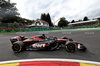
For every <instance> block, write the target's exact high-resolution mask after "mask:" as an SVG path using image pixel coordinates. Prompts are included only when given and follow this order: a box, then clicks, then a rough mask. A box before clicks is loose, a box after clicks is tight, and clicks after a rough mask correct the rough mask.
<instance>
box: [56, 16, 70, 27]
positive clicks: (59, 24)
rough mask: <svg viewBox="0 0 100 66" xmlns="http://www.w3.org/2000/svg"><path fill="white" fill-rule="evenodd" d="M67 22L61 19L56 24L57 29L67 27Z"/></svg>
mask: <svg viewBox="0 0 100 66" xmlns="http://www.w3.org/2000/svg"><path fill="white" fill-rule="evenodd" d="M68 23H69V22H68V21H67V20H66V19H65V18H64V17H63V18H61V20H60V21H59V22H58V26H59V27H66V26H68Z"/></svg>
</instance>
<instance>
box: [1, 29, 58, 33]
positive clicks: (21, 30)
mask: <svg viewBox="0 0 100 66" xmlns="http://www.w3.org/2000/svg"><path fill="white" fill-rule="evenodd" d="M51 30H60V29H34V28H0V32H1V33H2V32H34V31H51Z"/></svg>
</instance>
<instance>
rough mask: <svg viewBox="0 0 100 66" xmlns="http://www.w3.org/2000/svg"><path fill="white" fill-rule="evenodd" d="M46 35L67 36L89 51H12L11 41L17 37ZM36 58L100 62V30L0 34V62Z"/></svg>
mask: <svg viewBox="0 0 100 66" xmlns="http://www.w3.org/2000/svg"><path fill="white" fill-rule="evenodd" d="M42 33H44V34H46V35H47V36H56V37H58V38H61V37H62V36H66V37H68V38H72V39H73V40H76V41H79V42H81V43H83V44H84V45H85V46H86V47H87V51H86V52H83V51H78V50H77V51H75V52H74V53H70V52H67V51H66V50H65V48H61V49H59V50H54V51H24V52H21V53H14V52H13V51H12V49H11V43H10V41H9V39H10V38H11V37H13V36H16V35H25V36H26V37H32V36H35V35H37V34H42ZM36 58H59V59H60V58H61V59H79V60H89V61H97V62H100V30H87V31H85V30H84V31H52V32H27V33H26V32H23V33H9V34H0V61H8V60H20V59H36Z"/></svg>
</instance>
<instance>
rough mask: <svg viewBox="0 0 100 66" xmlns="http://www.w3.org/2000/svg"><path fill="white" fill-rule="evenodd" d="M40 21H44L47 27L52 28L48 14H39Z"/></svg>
mask: <svg viewBox="0 0 100 66" xmlns="http://www.w3.org/2000/svg"><path fill="white" fill-rule="evenodd" d="M41 20H44V21H46V22H48V23H49V26H53V24H52V22H51V17H50V14H49V13H47V14H45V13H44V14H41Z"/></svg>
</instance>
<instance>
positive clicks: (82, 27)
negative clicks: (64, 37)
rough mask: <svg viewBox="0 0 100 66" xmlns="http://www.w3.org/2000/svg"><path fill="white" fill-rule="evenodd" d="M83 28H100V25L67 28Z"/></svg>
mask: <svg viewBox="0 0 100 66" xmlns="http://www.w3.org/2000/svg"><path fill="white" fill-rule="evenodd" d="M81 28H100V26H93V27H91V26H87V27H72V28H66V29H81ZM63 29H64V28H63Z"/></svg>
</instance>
